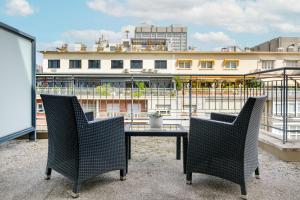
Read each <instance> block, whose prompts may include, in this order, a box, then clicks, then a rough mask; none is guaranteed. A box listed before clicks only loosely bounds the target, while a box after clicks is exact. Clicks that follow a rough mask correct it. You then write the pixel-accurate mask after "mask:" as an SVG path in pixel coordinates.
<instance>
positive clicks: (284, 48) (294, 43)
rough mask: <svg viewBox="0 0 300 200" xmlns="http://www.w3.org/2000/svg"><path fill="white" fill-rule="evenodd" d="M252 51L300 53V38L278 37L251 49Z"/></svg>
mask: <svg viewBox="0 0 300 200" xmlns="http://www.w3.org/2000/svg"><path fill="white" fill-rule="evenodd" d="M251 50H252V51H272V52H300V37H278V38H274V39H272V40H270V41H266V42H263V43H261V44H259V45H256V46H254V47H252V48H251Z"/></svg>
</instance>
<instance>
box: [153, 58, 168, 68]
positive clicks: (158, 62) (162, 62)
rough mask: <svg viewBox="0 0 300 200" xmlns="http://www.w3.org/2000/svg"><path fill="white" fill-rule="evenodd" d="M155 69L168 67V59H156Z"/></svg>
mask: <svg viewBox="0 0 300 200" xmlns="http://www.w3.org/2000/svg"><path fill="white" fill-rule="evenodd" d="M155 69H167V61H166V60H156V61H155Z"/></svg>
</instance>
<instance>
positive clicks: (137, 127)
mask: <svg viewBox="0 0 300 200" xmlns="http://www.w3.org/2000/svg"><path fill="white" fill-rule="evenodd" d="M127 130H132V131H158V132H161V131H182V126H181V125H178V124H163V126H162V127H161V128H151V127H150V125H149V124H130V125H128V126H127Z"/></svg>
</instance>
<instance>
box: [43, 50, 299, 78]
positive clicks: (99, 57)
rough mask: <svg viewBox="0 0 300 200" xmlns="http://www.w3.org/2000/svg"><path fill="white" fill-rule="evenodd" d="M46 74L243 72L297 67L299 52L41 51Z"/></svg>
mask: <svg viewBox="0 0 300 200" xmlns="http://www.w3.org/2000/svg"><path fill="white" fill-rule="evenodd" d="M41 53H42V54H43V63H42V66H43V73H50V74H57V73H62V74H64V73H65V74H123V73H125V74H128V73H130V74H136V73H139V74H140V73H147V74H150V73H152V74H170V75H176V74H220V75H221V74H245V73H251V72H255V71H262V70H267V69H274V68H280V67H299V66H300V52H195V51H192V52H189V51H184V52H169V51H149V52H146V51H145V52H97V51H41Z"/></svg>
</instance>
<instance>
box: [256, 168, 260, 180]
mask: <svg viewBox="0 0 300 200" xmlns="http://www.w3.org/2000/svg"><path fill="white" fill-rule="evenodd" d="M255 178H256V179H260V176H259V167H257V168H256V170H255Z"/></svg>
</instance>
